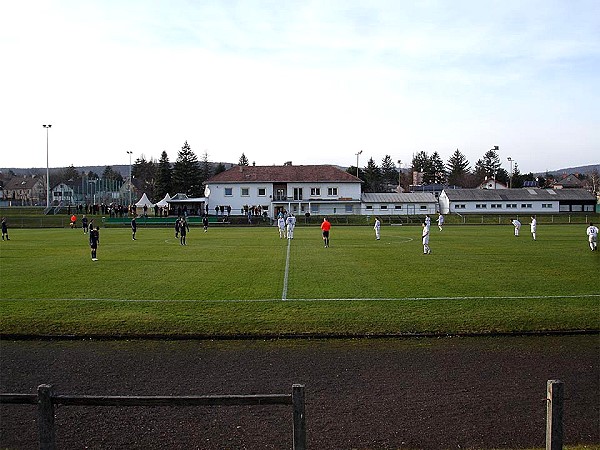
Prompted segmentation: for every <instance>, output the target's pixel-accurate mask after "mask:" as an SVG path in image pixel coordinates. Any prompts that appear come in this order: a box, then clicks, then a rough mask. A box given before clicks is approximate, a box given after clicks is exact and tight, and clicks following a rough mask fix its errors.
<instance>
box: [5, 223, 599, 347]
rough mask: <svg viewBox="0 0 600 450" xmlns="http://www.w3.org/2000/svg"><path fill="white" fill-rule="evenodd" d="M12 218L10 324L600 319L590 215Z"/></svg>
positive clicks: (125, 326) (168, 329)
mask: <svg viewBox="0 0 600 450" xmlns="http://www.w3.org/2000/svg"><path fill="white" fill-rule="evenodd" d="M420 235H421V228H420V227H416V226H411V227H406V226H404V227H403V226H386V227H383V228H382V238H381V240H380V241H376V240H375V237H374V232H373V230H372V228H371V227H360V226H346V227H344V226H338V227H335V226H334V227H333V229H332V233H331V246H330V247H329V248H323V242H322V239H321V233H320V229H319V228H318V227H316V226H312V227H297V228H296V231H295V234H294V239H293V240H291V241H288V240H285V239H279V236H278V232H277V230H276V229H275V228H243V227H238V228H235V227H232V228H227V227H212V228H210V229H209V232H208V233H204V232H203V231H202V229H201V227H195V228H192V229H191V231H190V233H189V234H188V236H187V244H188V245H186V246H182V245H180V243H179V240H178V239H176V238H175V236H174V231H173V230H172V229H170V228H160V229H156V228H140V229H138V234H137V240H135V241H134V240H132V239H131V233H130V231H129V229H128V228H107V229H101V231H100V236H101V237H100V246H99V249H98V258H99V260H98V261H96V262H93V261H91V258H90V250H89V245H88V240H87V235H84V234H83V232H82V231H81V229H78V230H71V229H50V230H49V229H15V230H11V240H10V241H9V242H1V246H0V273H1V282H0V283H1V285H0V287H1V291H2V293H1V297H2V310H3V314H2V324H1V325H0V332H2V333H3V334H75V335H78V334H92V335H94V334H102V335H114V334H119V335H145V334H161V335H184V336H185V335H202V336H213V335H224V336H227V335H239V334H241V335H283V334H330V333H331V334H345V335H347V334H350V335H352V334H361V335H362V334H406V333H471V332H472V333H488V332H510V331H521V332H522V331H539V330H580V329H587V330H589V329H593V330H597V329H598V328H600V327H599V322H600V319H599V317H600V281H599V276H598V275H599V269H600V253H597V252H591V251H590V250H589V247H588V246H587V242H586V236H585V227H584V226H583V227H582V226H575V225H571V226H569V225H548V226H544V227H538V238H537V241H533V240H532V238H531V236H530V234H529V233H528V229H527V227H524V228H523V229H522V230H521V236H520V237H519V238H515V237H514V236H513V229H512V227H508V226H489V225H488V226H449V227H445V228H444V230H443V231H442V232H440V231H439V230H438V229H437V227H436V226H432V228H431V240H430V247H431V249H432V254H430V255H424V254H423V250H422V245H421V238H420Z"/></svg>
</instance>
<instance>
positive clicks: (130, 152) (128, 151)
mask: <svg viewBox="0 0 600 450" xmlns="http://www.w3.org/2000/svg"><path fill="white" fill-rule="evenodd" d="M132 153H133V152H132V151H131V150H127V154H128V155H129V205H128V206H127V209H129V208H131V155H132Z"/></svg>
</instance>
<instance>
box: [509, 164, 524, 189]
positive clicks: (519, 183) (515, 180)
mask: <svg viewBox="0 0 600 450" xmlns="http://www.w3.org/2000/svg"><path fill="white" fill-rule="evenodd" d="M510 184H511V187H513V188H522V187H523V176H522V175H521V171H520V170H519V165H518V164H517V163H515V168H514V169H513V176H512V181H511V183H510Z"/></svg>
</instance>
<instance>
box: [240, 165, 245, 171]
mask: <svg viewBox="0 0 600 450" xmlns="http://www.w3.org/2000/svg"><path fill="white" fill-rule="evenodd" d="M243 172H244V166H243V165H242V164H240V173H243Z"/></svg>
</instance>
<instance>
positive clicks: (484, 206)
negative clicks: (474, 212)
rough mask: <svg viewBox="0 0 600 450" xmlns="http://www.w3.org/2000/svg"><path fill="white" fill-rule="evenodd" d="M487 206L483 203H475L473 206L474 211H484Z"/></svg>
mask: <svg viewBox="0 0 600 450" xmlns="http://www.w3.org/2000/svg"><path fill="white" fill-rule="evenodd" d="M486 208H487V205H486V204H485V203H477V204H476V205H475V209H486Z"/></svg>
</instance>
